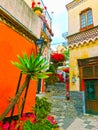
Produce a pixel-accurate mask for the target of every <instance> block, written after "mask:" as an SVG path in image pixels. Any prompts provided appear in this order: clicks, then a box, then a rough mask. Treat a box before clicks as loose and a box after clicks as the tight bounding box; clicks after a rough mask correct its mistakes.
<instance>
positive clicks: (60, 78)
mask: <svg viewBox="0 0 98 130" xmlns="http://www.w3.org/2000/svg"><path fill="white" fill-rule="evenodd" d="M55 76H57V77H58V79H59V82H64V78H63V76H62V74H57V73H56V74H55Z"/></svg>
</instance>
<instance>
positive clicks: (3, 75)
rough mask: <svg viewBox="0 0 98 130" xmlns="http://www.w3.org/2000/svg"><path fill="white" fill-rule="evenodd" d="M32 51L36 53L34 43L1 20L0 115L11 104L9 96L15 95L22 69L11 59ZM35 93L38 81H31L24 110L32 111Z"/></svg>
mask: <svg viewBox="0 0 98 130" xmlns="http://www.w3.org/2000/svg"><path fill="white" fill-rule="evenodd" d="M32 51H33V52H34V54H35V55H36V46H35V44H34V43H31V42H30V41H28V40H27V39H26V38H24V37H23V36H21V35H20V34H18V33H17V32H15V31H14V30H12V29H11V28H10V27H8V26H6V25H5V24H4V23H2V22H0V115H1V114H2V112H3V111H4V110H5V109H6V107H7V106H8V104H9V102H8V98H9V97H14V95H15V91H16V88H17V83H18V79H19V74H20V70H19V69H18V68H16V67H15V66H14V65H12V64H11V61H16V60H18V59H17V54H19V55H23V53H27V54H30V53H31V52H32ZM22 81H23V80H22ZM35 95H36V81H31V83H30V86H29V91H28V96H27V100H26V105H25V109H24V112H29V111H31V106H32V105H34V103H35ZM15 114H17V110H15ZM8 116H9V114H8Z"/></svg>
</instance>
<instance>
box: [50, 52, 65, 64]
mask: <svg viewBox="0 0 98 130" xmlns="http://www.w3.org/2000/svg"><path fill="white" fill-rule="evenodd" d="M64 60H65V56H64V55H63V54H61V53H53V54H51V61H52V62H60V61H64Z"/></svg>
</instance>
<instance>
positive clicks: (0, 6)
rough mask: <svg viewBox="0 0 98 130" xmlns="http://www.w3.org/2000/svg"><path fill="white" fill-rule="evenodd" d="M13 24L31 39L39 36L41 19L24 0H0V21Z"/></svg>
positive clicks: (41, 24)
mask: <svg viewBox="0 0 98 130" xmlns="http://www.w3.org/2000/svg"><path fill="white" fill-rule="evenodd" d="M5 20H7V22H6V23H7V24H10V25H11V26H12V25H14V27H15V28H17V29H18V30H20V32H21V31H22V32H23V33H24V35H28V37H30V38H31V39H32V37H33V38H35V39H38V38H40V32H41V29H42V26H43V21H42V20H41V19H40V18H39V17H38V16H36V15H35V14H34V12H33V11H32V9H31V8H30V7H29V6H28V5H27V4H26V3H25V1H24V0H2V1H1V2H0V21H5ZM14 27H13V28H14Z"/></svg>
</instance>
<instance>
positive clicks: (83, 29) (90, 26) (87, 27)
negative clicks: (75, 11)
mask: <svg viewBox="0 0 98 130" xmlns="http://www.w3.org/2000/svg"><path fill="white" fill-rule="evenodd" d="M93 26H94V25H93V24H91V25H89V26H86V27H85V28H80V32H82V31H85V30H87V29H90V28H92V27H93Z"/></svg>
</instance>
